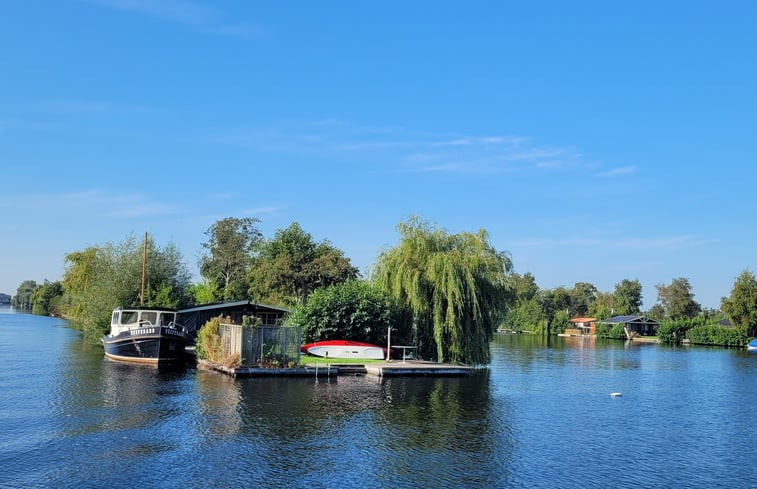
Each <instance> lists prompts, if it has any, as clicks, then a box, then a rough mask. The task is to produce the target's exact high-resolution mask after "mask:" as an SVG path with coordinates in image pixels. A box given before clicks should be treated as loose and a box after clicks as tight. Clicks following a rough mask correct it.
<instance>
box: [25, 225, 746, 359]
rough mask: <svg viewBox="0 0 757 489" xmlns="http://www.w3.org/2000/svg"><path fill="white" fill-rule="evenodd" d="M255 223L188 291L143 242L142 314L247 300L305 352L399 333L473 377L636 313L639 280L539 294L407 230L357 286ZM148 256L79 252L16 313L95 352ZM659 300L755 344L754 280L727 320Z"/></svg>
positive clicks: (334, 259) (345, 267)
mask: <svg viewBox="0 0 757 489" xmlns="http://www.w3.org/2000/svg"><path fill="white" fill-rule="evenodd" d="M259 222H260V221H259V220H258V219H256V218H249V217H248V218H234V217H229V218H225V219H221V220H218V221H216V222H215V223H214V224H213V225H211V226H210V227H209V228H208V229H207V230H206V232H205V236H206V241H205V242H204V243H202V247H203V250H204V252H203V253H202V255H201V256H200V258H199V262H198V265H199V270H200V275H201V280H200V281H199V282H198V283H191V278H190V273H189V271H188V267H187V266H186V264H185V263H184V259H183V257H182V255H181V253H180V251H179V250H178V249H177V248H176V246H175V245H173V244H171V243H169V244H168V245H166V246H164V247H159V246H157V245H156V244H155V243H154V242H153V241H152V240H147V245H146V246H147V255H148V258H147V261H148V263H149V266H148V268H147V277H146V289H145V294H144V303H145V305H148V306H162V307H174V308H182V307H188V306H192V305H197V304H206V303H211V302H217V301H224V300H251V301H253V302H256V303H261V304H268V305H273V306H283V307H286V308H288V309H290V311H291V313H290V314H289V315H288V319H287V321H288V323H289V324H292V325H295V326H297V327H299V328H300V329H301V330H302V332H303V338H304V339H305V340H306V341H314V340H319V339H328V338H342V339H353V340H361V341H368V342H371V343H382V342H385V341H386V334H387V330H388V329H389V328H391V330H392V338H394V339H395V343H396V342H397V341H402V342H408V343H411V344H413V345H416V346H417V347H418V352H419V354H420V355H421V356H422V357H424V358H429V359H435V360H438V361H449V362H463V363H474V364H475V363H486V362H488V359H489V348H488V344H489V342H490V340H491V339H492V336H493V333H494V332H495V331H496V330H497V329H498V328H508V329H516V330H526V331H530V332H534V333H542V334H556V333H560V332H563V331H564V330H565V328H566V327H567V326H568V325H569V320H570V319H571V318H575V317H584V316H590V317H594V318H596V319H597V320H602V319H606V318H608V317H610V316H616V315H626V314H640V313H641V305H642V287H641V284H640V282H639V281H638V280H629V279H624V280H622V281H621V282H619V283H618V284H616V286H615V289H614V290H613V291H612V292H602V291H599V290H598V289H597V287H596V286H594V285H593V284H591V283H587V282H578V283H576V284H574V286H573V287H571V288H567V287H557V288H554V289H548V290H542V289H540V288H539V287H538V285H537V284H536V279H535V277H534V276H533V275H532V274H530V273H525V274H523V275H520V274H517V273H514V272H513V271H512V269H513V264H512V260H511V258H510V256H509V254H508V253H507V252H505V251H499V250H496V249H495V248H494V247H493V246H492V245H491V244H490V241H489V236H488V234H487V233H486V231H485V230H483V229H482V230H479V231H478V232H472V233H471V232H461V233H455V234H450V233H448V232H447V231H445V230H444V229H442V228H440V227H439V226H438V225H436V224H435V223H431V222H427V221H424V220H422V219H421V218H419V217H411V218H410V219H408V220H406V221H403V222H400V223H399V224H398V227H397V230H398V234H399V242H398V244H397V245H396V246H394V247H391V248H388V249H386V250H384V251H382V252H381V253H380V254H379V255H378V257H377V259H376V262H375V264H374V266H373V267H372V272H371V273H370V276H368V277H361V275H360V273H359V271H358V270H357V268H355V267H354V266H353V265H352V264H351V261H350V259H349V258H348V257H346V256H345V254H344V253H343V252H342V251H341V250H340V249H338V248H336V247H335V246H333V245H332V244H331V243H330V242H329V241H328V240H323V241H320V242H317V241H316V240H314V239H313V237H312V236H311V235H310V234H309V233H307V232H305V231H304V230H303V229H302V228H301V226H300V225H299V224H298V223H297V222H293V223H292V224H291V225H289V226H288V227H287V228H284V229H279V230H277V231H276V232H275V233H274V235H273V236H272V237H270V238H266V237H265V236H263V234H262V233H261V232H260V230H259V229H258V224H259ZM142 245H143V243H141V242H140V241H139V240H138V239H136V238H135V237H134V236H129V237H127V238H126V239H125V240H124V241H122V242H121V243H115V244H113V243H106V244H105V245H102V246H91V247H88V248H86V249H84V250H79V251H74V252H71V253H69V254H67V255H66V256H65V272H64V276H63V280H61V281H60V282H47V281H45V283H44V284H36V283H35V282H34V281H24V282H23V283H22V284H21V285H20V286H19V289H18V291H17V294H16V296H14V298H13V303H14V305H16V306H17V307H30V308H31V309H32V311H33V312H34V313H37V314H53V315H60V316H64V317H67V318H69V319H70V320H71V321H72V324H74V326H75V327H77V328H79V329H80V330H81V331H82V332H83V333H84V334H85V336H86V337H88V338H91V339H99V337H100V336H101V335H102V334H103V333H104V332H106V331H107V330H108V325H109V321H110V313H111V311H112V309H113V308H115V307H117V306H132V305H137V304H138V303H139V299H140V297H139V295H140V291H139V284H140V283H141V280H140V275H141V265H142ZM657 295H658V302H657V303H656V304H655V305H653V306H652V308H650V309H649V311H647V313H646V314H647V315H649V316H651V317H654V318H656V319H660V320H663V323H664V324H665V321H668V322H670V321H674V322H675V321H684V320H689V319H692V318H702V317H704V318H707V320H708V321H709V320H715V319H716V318H719V317H728V318H730V319H731V320H732V321H733V323H734V324H735V325H736V327H737V329H738V330H739V331H741V332H742V333H743V337H744V338H746V337H748V336H755V335H757V330H756V328H757V281H756V280H755V278H754V275H752V273H751V272H750V271H748V270H746V271H744V273H742V275H740V276H739V277H738V278H737V280H736V283H735V284H734V288H733V290H732V292H731V295H730V296H729V297H728V298H723V301H722V307H721V308H722V312H721V311H703V310H702V308H701V306H700V305H699V304H698V303H697V302H696V301H695V300H694V294H693V293H692V290H691V286H690V284H689V282H688V280H687V279H685V278H676V279H674V280H673V281H672V282H671V283H670V284H659V285H657ZM707 324H709V323H707ZM679 333H680V332H679ZM677 334H678V333H677ZM676 337H678V336H676Z"/></svg>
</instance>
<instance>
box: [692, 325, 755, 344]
mask: <svg viewBox="0 0 757 489" xmlns="http://www.w3.org/2000/svg"><path fill="white" fill-rule="evenodd" d="M688 337H689V342H690V343H691V344H692V345H717V346H737V347H743V346H745V345H746V344H747V338H746V336H745V335H744V332H743V331H742V330H741V329H738V328H724V327H722V326H718V325H716V324H708V325H703V326H695V327H693V328H691V329H690V330H689V332H688Z"/></svg>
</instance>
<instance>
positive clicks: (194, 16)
mask: <svg viewBox="0 0 757 489" xmlns="http://www.w3.org/2000/svg"><path fill="white" fill-rule="evenodd" d="M84 1H85V2H87V3H91V4H93V5H98V6H101V7H105V8H110V9H113V10H120V11H122V12H128V13H133V14H139V15H147V16H150V17H155V18H158V19H161V20H165V21H168V22H173V23H176V24H182V25H186V26H192V27H194V28H196V29H199V30H201V31H203V32H207V33H209V34H216V35H223V36H233V37H239V38H246V39H250V38H257V37H260V36H261V35H262V34H264V33H265V29H263V28H261V27H260V26H258V25H256V24H253V23H249V22H236V21H234V22H230V21H229V19H230V17H231V16H229V15H227V14H226V13H224V12H223V11H221V10H219V9H218V8H216V7H214V6H211V5H208V4H206V3H200V2H195V1H190V0H84Z"/></svg>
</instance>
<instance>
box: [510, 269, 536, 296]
mask: <svg viewBox="0 0 757 489" xmlns="http://www.w3.org/2000/svg"><path fill="white" fill-rule="evenodd" d="M509 280H510V282H511V284H512V285H511V288H512V291H513V294H514V295H515V299H516V300H518V301H530V300H531V299H533V298H534V297H536V295H537V294H538V293H539V286H538V285H536V279H535V278H534V275H533V274H532V273H531V272H526V273H524V274H523V275H519V274H517V273H513V274H511V275H510V279H509Z"/></svg>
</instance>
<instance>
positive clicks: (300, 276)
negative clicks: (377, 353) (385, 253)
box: [248, 222, 358, 306]
mask: <svg viewBox="0 0 757 489" xmlns="http://www.w3.org/2000/svg"><path fill="white" fill-rule="evenodd" d="M357 276H358V271H357V269H356V268H355V267H353V266H352V264H351V263H350V260H349V258H347V257H345V256H344V253H343V252H342V251H341V250H339V249H338V248H335V247H334V246H332V245H331V243H329V242H328V241H322V242H320V243H317V242H315V241H314V240H313V237H312V236H311V235H310V234H308V233H306V232H305V231H303V229H302V228H301V227H300V225H299V224H298V223H296V222H293V223H292V224H291V225H290V226H289V227H288V228H286V229H279V230H278V231H276V234H275V235H274V237H273V239H270V240H264V241H262V242H261V243H260V246H259V247H258V253H257V254H256V255H255V256H254V257H253V258H252V260H251V261H250V268H249V272H248V282H249V296H250V297H251V298H252V300H254V301H255V302H262V303H266V304H272V305H284V306H293V305H302V304H304V303H305V301H306V300H307V298H308V296H309V295H310V293H311V292H313V291H314V290H315V289H317V288H318V287H327V286H329V285H333V284H337V283H340V282H344V281H346V280H350V279H355V278H357Z"/></svg>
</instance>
